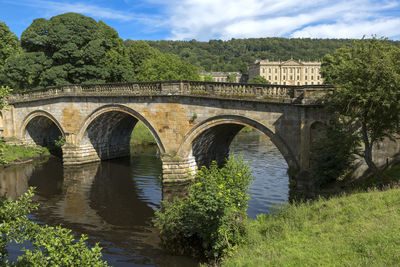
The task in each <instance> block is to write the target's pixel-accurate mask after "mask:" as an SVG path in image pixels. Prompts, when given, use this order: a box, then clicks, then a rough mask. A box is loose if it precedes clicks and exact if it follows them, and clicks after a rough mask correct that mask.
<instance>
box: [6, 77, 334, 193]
mask: <svg viewBox="0 0 400 267" xmlns="http://www.w3.org/2000/svg"><path fill="white" fill-rule="evenodd" d="M328 90H330V89H329V88H327V87H324V86H283V85H248V84H229V83H213V82H189V81H174V82H149V83H132V84H102V85H70V86H61V87H53V88H47V89H42V90H35V91H29V92H27V93H18V94H13V95H12V96H10V97H9V98H8V103H9V106H8V107H7V109H5V110H3V111H2V114H1V115H2V120H3V121H4V123H3V125H2V126H3V135H4V137H5V138H6V140H10V141H12V142H20V143H24V144H38V145H46V144H49V143H51V142H54V140H55V139H58V137H59V136H64V137H65V140H66V144H65V145H64V146H63V147H62V150H63V163H64V165H65V166H67V165H77V164H84V163H89V162H94V161H99V160H105V159H112V158H117V157H121V156H126V155H128V154H129V140H130V135H131V132H132V130H133V128H134V127H135V124H136V123H137V122H138V121H141V122H143V123H144V124H145V125H146V126H147V128H148V129H149V130H150V132H151V133H152V135H153V136H154V138H155V140H156V142H157V145H158V147H159V150H160V152H161V155H162V156H161V158H162V164H163V179H164V182H168V181H179V180H184V179H186V178H187V177H188V170H192V171H195V170H196V169H197V168H199V167H200V166H202V165H208V164H210V162H211V161H213V160H216V161H217V162H218V163H219V164H223V162H224V159H225V158H226V157H227V155H228V151H229V145H230V143H231V141H232V139H233V138H234V137H235V135H236V134H237V133H238V132H239V131H240V130H241V129H242V128H243V127H244V126H248V127H252V128H255V129H257V130H258V131H260V132H262V133H264V134H265V135H267V136H268V137H269V138H270V139H271V141H272V142H273V143H274V144H275V145H276V146H277V148H278V149H279V150H280V152H281V153H282V155H283V156H284V158H285V159H286V161H287V163H288V166H289V168H291V169H293V170H297V173H301V172H302V171H304V170H306V169H307V168H309V164H310V163H309V161H310V144H311V143H312V139H313V138H315V136H316V135H318V131H319V125H321V124H322V123H323V122H325V121H326V120H327V115H326V114H325V113H324V111H323V109H322V107H321V105H320V104H319V102H318V99H320V96H321V95H323V94H325V93H326V92H327V91H328ZM291 178H294V179H295V181H296V182H297V186H298V187H299V189H300V187H302V186H303V187H304V186H306V185H307V181H304V179H303V180H302V175H297V176H293V177H291Z"/></svg>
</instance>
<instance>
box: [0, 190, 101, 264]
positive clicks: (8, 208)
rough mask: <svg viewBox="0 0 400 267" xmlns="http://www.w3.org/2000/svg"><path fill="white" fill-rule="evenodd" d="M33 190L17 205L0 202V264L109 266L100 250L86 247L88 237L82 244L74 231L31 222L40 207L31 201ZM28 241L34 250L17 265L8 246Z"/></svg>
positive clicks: (26, 253)
mask: <svg viewBox="0 0 400 267" xmlns="http://www.w3.org/2000/svg"><path fill="white" fill-rule="evenodd" d="M32 197H33V188H30V189H29V190H28V192H27V193H25V194H24V195H22V196H21V197H20V198H19V199H18V200H17V201H12V200H10V199H6V200H1V202H0V222H1V224H0V260H1V262H2V263H3V264H5V265H7V266H107V263H106V262H104V261H102V260H101V256H102V255H101V252H100V251H101V248H100V247H99V246H98V244H96V245H95V246H94V247H93V248H88V247H87V245H86V243H85V242H86V240H87V237H86V236H85V235H82V236H81V237H80V239H79V240H76V239H75V237H74V236H73V235H72V234H71V230H68V229H65V228H62V227H60V226H58V227H51V226H47V225H39V224H36V223H35V222H32V221H30V220H29V219H28V217H27V216H26V215H27V214H28V213H30V212H31V211H32V210H35V209H37V205H36V204H35V203H33V201H32ZM26 240H29V241H30V243H31V244H32V246H33V249H32V250H31V249H23V252H24V254H23V255H21V256H19V257H18V261H17V262H10V261H9V260H8V253H7V249H6V245H7V243H9V242H11V241H14V242H17V243H23V242H24V241H26Z"/></svg>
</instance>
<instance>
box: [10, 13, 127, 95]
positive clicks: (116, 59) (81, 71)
mask: <svg viewBox="0 0 400 267" xmlns="http://www.w3.org/2000/svg"><path fill="white" fill-rule="evenodd" d="M21 45H22V48H23V49H24V50H25V53H22V54H20V55H17V56H15V57H13V58H10V59H9V60H8V63H7V64H6V66H5V71H6V74H7V77H8V81H9V84H10V85H12V86H13V87H14V88H15V89H27V88H29V89H31V88H36V87H46V86H54V85H63V84H71V83H72V84H80V83H105V82H124V81H133V78H134V77H133V76H134V75H133V70H132V63H131V62H130V60H129V58H128V57H127V49H126V47H125V46H124V43H123V41H122V40H121V39H120V38H119V37H118V33H117V32H116V31H115V30H114V29H113V28H111V27H109V26H107V25H106V24H105V23H103V22H102V21H99V22H96V21H95V20H93V19H92V18H89V17H86V16H83V15H81V14H77V13H66V14H62V15H58V16H55V17H52V18H50V19H49V20H46V19H36V20H34V21H33V23H32V24H31V25H30V26H29V27H28V28H27V29H26V30H25V31H24V32H23V33H22V35H21Z"/></svg>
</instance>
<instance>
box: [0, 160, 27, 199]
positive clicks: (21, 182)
mask: <svg viewBox="0 0 400 267" xmlns="http://www.w3.org/2000/svg"><path fill="white" fill-rule="evenodd" d="M34 169H35V166H34V165H33V164H24V165H21V166H10V167H6V168H0V196H3V197H6V198H11V199H14V200H15V199H17V198H18V197H19V196H20V195H22V194H23V193H24V192H25V191H26V190H27V189H28V178H29V177H30V176H31V175H32V172H33V170H34Z"/></svg>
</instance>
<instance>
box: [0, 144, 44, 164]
mask: <svg viewBox="0 0 400 267" xmlns="http://www.w3.org/2000/svg"><path fill="white" fill-rule="evenodd" d="M49 155H50V152H49V150H48V149H47V148H45V147H40V146H16V145H9V144H6V143H4V142H0V164H10V163H17V162H24V161H26V160H29V159H33V158H38V157H41V156H49Z"/></svg>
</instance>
